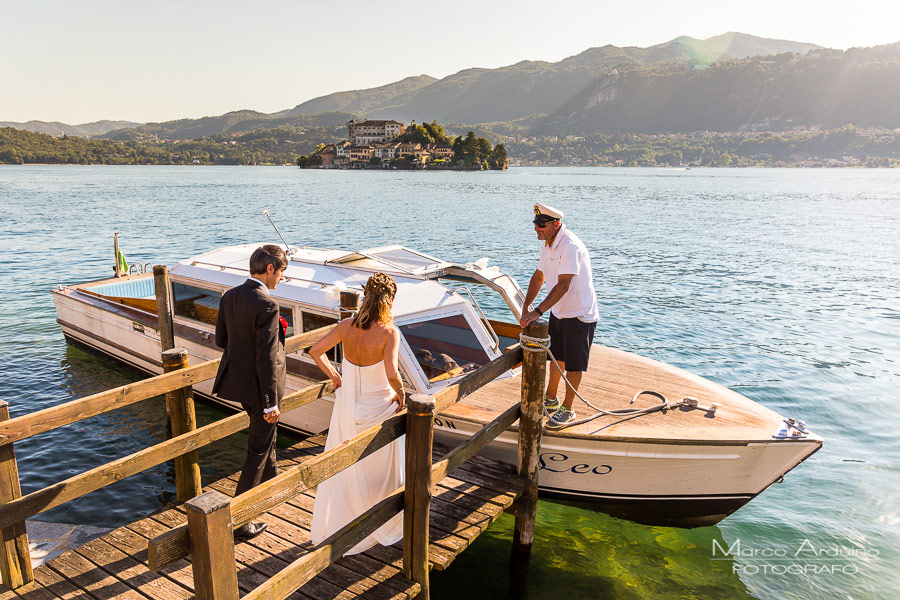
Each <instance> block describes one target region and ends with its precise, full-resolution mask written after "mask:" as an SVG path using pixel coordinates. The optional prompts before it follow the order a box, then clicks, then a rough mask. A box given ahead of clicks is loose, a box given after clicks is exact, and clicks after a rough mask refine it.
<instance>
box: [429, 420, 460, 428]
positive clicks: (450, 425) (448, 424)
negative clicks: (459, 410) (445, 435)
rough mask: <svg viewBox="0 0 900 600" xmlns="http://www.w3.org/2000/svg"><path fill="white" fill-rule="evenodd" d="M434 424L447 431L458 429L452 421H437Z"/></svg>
mask: <svg viewBox="0 0 900 600" xmlns="http://www.w3.org/2000/svg"><path fill="white" fill-rule="evenodd" d="M434 424H435V425H437V426H438V427H446V428H447V429H456V424H455V423H454V422H453V421H451V420H450V419H443V420H441V419H435V420H434Z"/></svg>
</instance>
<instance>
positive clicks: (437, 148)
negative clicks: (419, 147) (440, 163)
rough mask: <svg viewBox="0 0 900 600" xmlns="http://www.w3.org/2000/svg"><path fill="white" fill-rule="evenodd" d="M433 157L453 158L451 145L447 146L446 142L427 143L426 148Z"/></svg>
mask: <svg viewBox="0 0 900 600" xmlns="http://www.w3.org/2000/svg"><path fill="white" fill-rule="evenodd" d="M426 149H427V150H428V151H429V152H431V155H432V156H433V157H434V158H440V159H442V160H452V159H453V146H448V145H447V144H428V146H427V148H426Z"/></svg>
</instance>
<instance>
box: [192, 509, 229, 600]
mask: <svg viewBox="0 0 900 600" xmlns="http://www.w3.org/2000/svg"><path fill="white" fill-rule="evenodd" d="M184 508H185V510H186V511H187V521H188V532H189V536H190V539H191V562H192V564H193V571H194V594H195V596H196V598H197V600H238V581H237V569H236V568H235V558H234V537H233V536H232V528H231V499H230V498H229V497H228V496H225V495H224V494H221V493H219V492H216V491H210V492H206V493H205V494H203V495H202V496H198V497H197V498H194V499H192V500H190V501H188V502H187V503H186V504H185V505H184Z"/></svg>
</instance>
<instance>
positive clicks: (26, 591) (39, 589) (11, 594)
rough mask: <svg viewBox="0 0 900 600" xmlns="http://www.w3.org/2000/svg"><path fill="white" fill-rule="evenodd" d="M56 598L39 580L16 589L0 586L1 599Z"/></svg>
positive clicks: (43, 599) (35, 599)
mask: <svg viewBox="0 0 900 600" xmlns="http://www.w3.org/2000/svg"><path fill="white" fill-rule="evenodd" d="M19 598H24V599H25V600H56V595H54V594H52V593H50V591H49V590H47V589H46V588H44V587H43V586H42V585H41V584H39V583H38V582H37V581H31V582H29V583H26V584H25V585H23V586H22V587H19V588H16V590H15V591H13V590H11V589H9V588H7V587H6V586H5V585H4V586H0V600H19Z"/></svg>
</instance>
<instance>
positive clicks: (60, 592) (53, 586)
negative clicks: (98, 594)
mask: <svg viewBox="0 0 900 600" xmlns="http://www.w3.org/2000/svg"><path fill="white" fill-rule="evenodd" d="M34 580H35V582H37V583H39V584H40V585H41V587H42V588H44V589H45V590H47V591H48V592H50V594H51V595H52V596H53V597H54V598H61V599H62V600H92V599H91V596H90V595H88V593H87V592H85V591H84V590H82V589H81V588H79V587H78V586H77V585H75V584H74V583H72V582H71V581H69V580H68V579H66V578H65V577H62V576H60V575H59V574H58V573H56V572H55V571H53V570H52V569H50V568H48V567H47V566H46V565H42V566H40V567H38V568H37V569H35V570H34Z"/></svg>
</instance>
